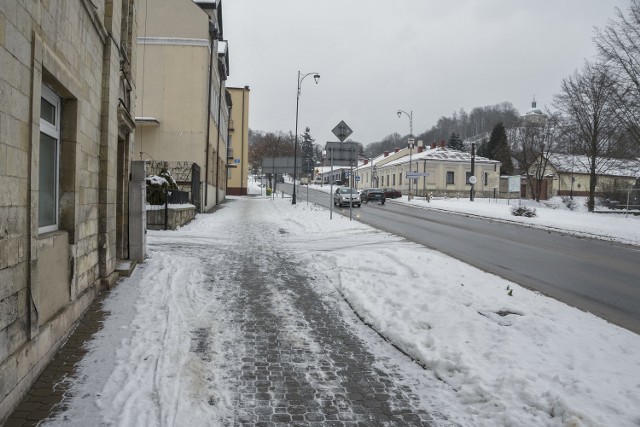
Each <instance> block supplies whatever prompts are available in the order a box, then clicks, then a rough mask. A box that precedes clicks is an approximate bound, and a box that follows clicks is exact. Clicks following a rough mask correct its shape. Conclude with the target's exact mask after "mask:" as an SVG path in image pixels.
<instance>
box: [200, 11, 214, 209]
mask: <svg viewBox="0 0 640 427" xmlns="http://www.w3.org/2000/svg"><path fill="white" fill-rule="evenodd" d="M212 24H213V23H212V22H211V21H209V26H210V28H209V34H210V36H211V44H210V45H209V49H210V50H209V52H210V55H209V58H210V59H209V79H208V80H207V88H208V94H207V130H206V132H205V137H204V144H205V153H206V156H205V160H204V204H203V205H202V207H201V210H202V211H203V212H204V211H205V210H206V208H207V201H208V197H209V135H210V134H211V79H212V77H213V56H214V55H213V48H214V45H213V42H214V40H215V34H216V33H217V31H215V32H214V31H212V30H211V26H212Z"/></svg>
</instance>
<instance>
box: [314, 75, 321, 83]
mask: <svg viewBox="0 0 640 427" xmlns="http://www.w3.org/2000/svg"><path fill="white" fill-rule="evenodd" d="M313 79H314V80H315V81H316V84H318V81H319V80H320V74H314V75H313Z"/></svg>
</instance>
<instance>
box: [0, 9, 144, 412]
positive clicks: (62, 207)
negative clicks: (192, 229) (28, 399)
mask: <svg viewBox="0 0 640 427" xmlns="http://www.w3.org/2000/svg"><path fill="white" fill-rule="evenodd" d="M123 3H124V4H125V5H129V6H131V7H125V9H124V10H125V11H127V13H128V15H127V17H128V20H129V21H131V23H132V26H130V27H128V28H127V30H126V31H125V32H124V34H130V35H134V34H135V32H136V30H135V10H134V8H133V6H134V5H135V2H134V0H101V1H100V0H93V1H88V0H47V1H44V0H31V1H24V2H23V1H16V0H7V1H0V70H2V72H1V73H0V100H1V102H0V343H2V345H0V423H2V421H3V420H4V419H5V418H6V417H7V416H8V415H9V413H10V411H11V410H12V409H13V408H14V407H15V405H16V404H17V403H18V402H19V400H20V398H21V397H22V394H23V393H24V392H25V391H26V390H27V389H28V387H29V386H30V385H31V383H32V382H33V381H34V380H35V378H36V377H37V375H38V374H39V372H40V370H41V369H42V368H43V367H44V366H45V365H46V363H48V361H49V360H50V358H51V357H52V355H53V353H54V352H55V350H56V349H57V348H58V347H59V346H60V345H61V343H62V342H63V341H64V339H65V337H66V336H67V335H68V333H69V331H70V329H71V327H72V326H73V324H74V322H76V321H77V320H78V318H79V317H80V316H81V314H82V313H83V312H84V310H86V308H87V307H88V306H89V304H90V303H91V301H92V300H93V299H94V298H95V296H96V295H97V294H98V292H99V289H100V287H101V285H102V286H105V285H110V284H112V283H113V282H114V281H115V279H116V278H117V274H115V273H114V269H115V261H116V250H115V248H116V243H117V242H116V241H117V240H118V237H117V236H118V235H117V233H116V220H115V218H116V204H117V203H116V201H117V199H118V197H120V196H122V195H123V194H125V193H126V191H127V190H126V187H127V182H128V176H127V175H125V174H124V173H121V174H120V175H119V173H118V171H119V170H120V171H122V169H123V167H122V165H120V167H119V164H118V148H119V145H118V144H119V138H118V135H119V134H120V135H121V136H122V138H124V140H125V142H124V144H128V143H129V142H130V139H129V138H130V133H128V132H127V126H123V123H122V120H121V118H120V115H121V114H123V112H122V111H121V109H119V105H120V102H119V92H120V82H121V76H123V73H122V72H121V71H120V69H121V60H123V61H124V62H123V64H124V65H125V66H126V58H121V57H120V49H119V48H120V37H121V34H123V32H121V22H122V21H123V17H124V15H123V14H122V11H123ZM129 15H130V16H129ZM129 18H131V19H129ZM128 45H129V46H131V43H128ZM125 50H126V49H125ZM129 53H130V54H131V56H134V55H133V54H134V51H133V50H130V51H129ZM43 84H45V85H47V86H49V87H50V88H52V90H53V91H54V92H56V94H57V95H59V96H60V98H61V99H62V106H61V110H62V117H61V119H62V128H61V135H60V166H59V171H60V176H59V186H58V191H59V224H58V230H57V231H54V232H48V233H39V231H38V214H37V212H38V191H39V188H38V186H39V154H40V152H39V147H40V97H41V88H42V85H43ZM119 114H120V115H119ZM124 114H125V115H126V111H125V112H124ZM132 123H133V121H131V124H132ZM128 129H132V128H131V127H130V126H129V128H128ZM124 144H123V145H121V146H120V148H122V147H124ZM127 150H128V149H127ZM127 150H125V151H127ZM121 151H122V150H121ZM125 157H126V158H130V155H128V154H127V155H126V156H124V155H123V156H121V158H125ZM122 235H123V234H122V231H121V232H120V239H122Z"/></svg>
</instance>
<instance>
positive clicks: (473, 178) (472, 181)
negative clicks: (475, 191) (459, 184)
mask: <svg viewBox="0 0 640 427" xmlns="http://www.w3.org/2000/svg"><path fill="white" fill-rule="evenodd" d="M476 182H478V178H476V177H475V176H473V175H471V176H470V177H469V184H471V185H473V184H475V183H476Z"/></svg>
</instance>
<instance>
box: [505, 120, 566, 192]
mask: <svg viewBox="0 0 640 427" xmlns="http://www.w3.org/2000/svg"><path fill="white" fill-rule="evenodd" d="M559 132H560V130H559V116H558V114H553V113H550V112H547V116H546V118H545V120H544V121H530V120H526V119H522V120H521V123H520V125H519V126H517V127H515V128H513V129H511V131H510V134H509V139H510V140H511V150H512V155H513V157H514V158H515V159H516V161H517V162H518V168H519V170H520V173H521V174H523V175H525V177H526V179H527V182H528V184H529V188H530V189H531V197H532V198H533V199H535V200H536V201H538V202H539V201H540V198H541V196H542V189H543V184H542V182H543V181H544V179H545V171H546V169H547V163H548V161H549V155H550V154H551V153H552V152H554V151H555V150H556V148H557V145H558V142H559V141H560V139H559Z"/></svg>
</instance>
